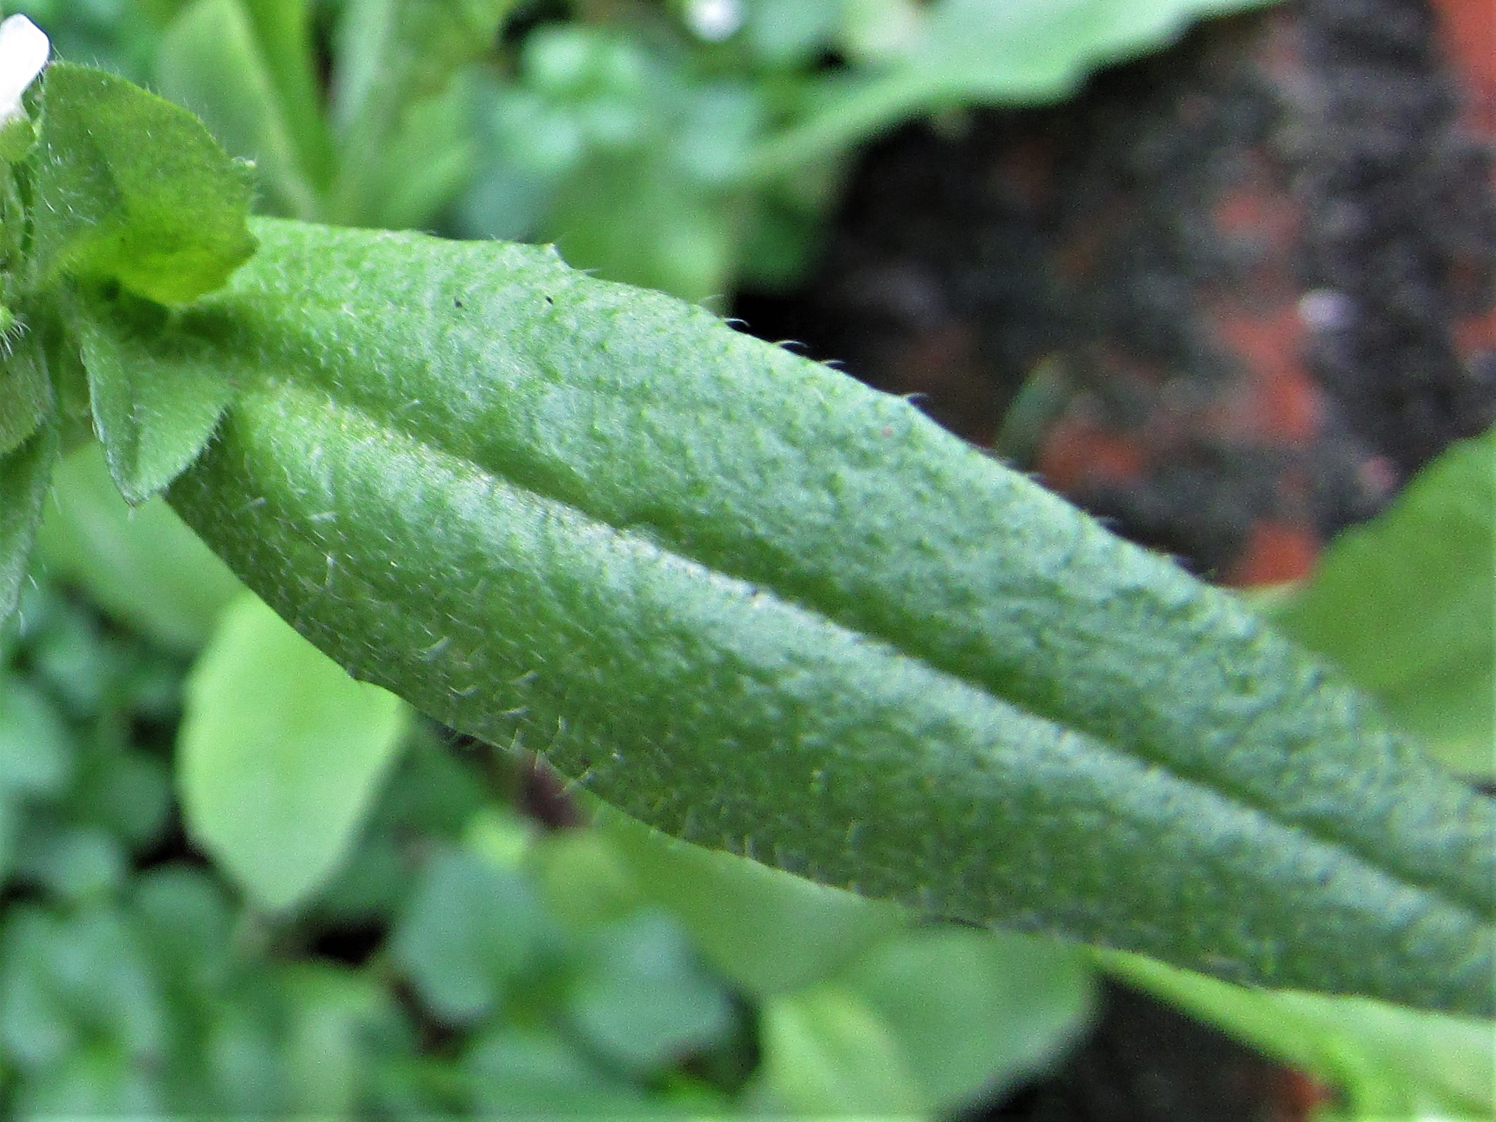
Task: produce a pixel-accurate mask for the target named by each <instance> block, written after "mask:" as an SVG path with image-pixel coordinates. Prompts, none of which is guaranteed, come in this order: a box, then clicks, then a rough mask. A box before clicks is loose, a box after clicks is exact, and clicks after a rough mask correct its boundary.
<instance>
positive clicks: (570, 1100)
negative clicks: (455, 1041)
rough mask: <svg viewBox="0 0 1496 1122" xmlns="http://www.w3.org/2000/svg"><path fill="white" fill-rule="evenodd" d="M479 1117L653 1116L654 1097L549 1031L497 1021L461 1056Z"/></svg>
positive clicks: (656, 1106)
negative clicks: (508, 1024) (497, 1024)
mask: <svg viewBox="0 0 1496 1122" xmlns="http://www.w3.org/2000/svg"><path fill="white" fill-rule="evenodd" d="M463 1070H464V1072H465V1073H466V1075H467V1077H468V1079H469V1080H470V1081H471V1083H472V1087H473V1092H472V1094H473V1109H474V1114H475V1116H476V1117H480V1118H503V1117H512V1118H620V1117H649V1118H658V1117H659V1116H660V1115H661V1114H663V1113H665V1112H664V1111H663V1110H662V1109H661V1108H662V1105H663V1104H661V1103H660V1102H659V1100H657V1099H656V1100H651V1099H646V1098H645V1097H644V1095H642V1094H641V1093H640V1091H639V1089H638V1088H637V1087H634V1086H633V1085H632V1084H630V1083H628V1082H626V1081H624V1080H623V1079H621V1078H619V1077H618V1076H617V1075H614V1074H611V1073H608V1072H604V1071H601V1070H599V1068H598V1067H597V1065H596V1064H594V1063H590V1062H589V1061H588V1060H587V1059H586V1057H584V1056H583V1055H581V1054H580V1052H579V1051H578V1049H577V1047H576V1046H575V1045H573V1044H571V1043H569V1042H567V1041H566V1040H564V1039H563V1038H562V1037H561V1036H560V1035H558V1034H557V1033H555V1032H553V1031H546V1030H538V1029H528V1028H519V1027H511V1026H500V1027H496V1028H495V1029H493V1030H490V1031H489V1032H487V1033H485V1034H484V1035H482V1036H480V1037H479V1038H478V1039H477V1041H475V1042H474V1044H473V1046H472V1047H471V1048H470V1049H469V1050H468V1052H467V1054H466V1055H465V1056H464V1057H463Z"/></svg>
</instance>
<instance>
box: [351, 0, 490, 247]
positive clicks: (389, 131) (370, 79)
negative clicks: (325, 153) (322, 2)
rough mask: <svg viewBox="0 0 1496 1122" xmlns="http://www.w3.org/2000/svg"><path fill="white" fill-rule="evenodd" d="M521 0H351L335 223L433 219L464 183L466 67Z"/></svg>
mask: <svg viewBox="0 0 1496 1122" xmlns="http://www.w3.org/2000/svg"><path fill="white" fill-rule="evenodd" d="M513 7H514V0H465V2H463V3H443V4H433V3H431V2H430V0H349V2H348V3H347V4H345V5H344V7H343V12H342V19H341V21H340V23H339V26H338V36H337V42H338V49H337V59H338V67H337V71H336V73H335V74H334V75H333V81H332V106H331V115H332V127H333V132H334V136H335V140H336V144H337V151H338V160H339V166H338V172H337V176H336V179H335V181H334V183H333V185H332V188H331V190H330V192H329V204H328V205H329V215H330V216H331V217H332V219H333V220H334V221H338V222H343V223H362V224H370V225H390V226H403V225H407V224H410V223H418V222H421V221H425V220H429V218H430V216H431V214H432V212H433V211H434V210H435V209H436V208H437V207H438V206H440V205H441V204H442V203H444V202H446V201H448V200H449V199H450V197H451V196H452V195H454V194H455V193H456V192H457V191H458V190H459V189H460V188H461V186H462V184H463V183H464V182H465V181H466V178H467V176H468V174H469V172H470V170H471V167H472V161H473V158H474V148H473V140H472V137H471V135H469V133H468V130H467V128H466V125H467V122H468V120H469V115H470V113H471V96H470V95H471V89H470V87H469V84H468V83H467V82H465V81H463V80H462V78H463V72H464V70H465V68H466V67H467V66H468V65H469V64H470V63H472V62H474V61H475V60H476V59H478V58H481V57H482V56H483V55H484V54H485V53H486V52H487V51H489V50H490V48H491V45H492V43H493V39H494V36H495V33H496V29H497V28H498V26H499V24H500V23H501V22H502V21H503V19H504V18H505V16H506V15H507V14H508V12H509V11H510V9H512V8H513Z"/></svg>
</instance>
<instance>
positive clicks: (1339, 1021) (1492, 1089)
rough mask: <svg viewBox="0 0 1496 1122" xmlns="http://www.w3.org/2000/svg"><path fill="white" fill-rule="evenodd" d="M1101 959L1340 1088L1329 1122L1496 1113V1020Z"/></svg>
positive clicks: (1110, 956) (1116, 957)
mask: <svg viewBox="0 0 1496 1122" xmlns="http://www.w3.org/2000/svg"><path fill="white" fill-rule="evenodd" d="M1098 957H1099V959H1100V962H1101V964H1102V965H1103V967H1104V968H1105V969H1107V970H1108V971H1110V972H1111V973H1113V974H1116V975H1117V976H1118V977H1119V978H1121V979H1123V980H1124V981H1126V982H1128V983H1130V984H1132V985H1134V986H1137V987H1139V988H1141V989H1144V990H1147V991H1149V992H1150V993H1153V994H1156V995H1157V996H1159V997H1161V998H1163V999H1165V1000H1166V1001H1169V1002H1170V1003H1172V1004H1174V1005H1176V1006H1178V1007H1179V1008H1181V1009H1184V1010H1187V1011H1188V1012H1190V1013H1192V1014H1194V1015H1195V1016H1197V1017H1200V1018H1202V1019H1203V1020H1206V1021H1208V1022H1210V1023H1212V1024H1215V1025H1217V1026H1219V1027H1220V1028H1221V1029H1222V1030H1224V1031H1225V1032H1228V1033H1230V1034H1231V1035H1233V1036H1235V1037H1237V1038H1239V1039H1241V1040H1244V1041H1246V1042H1247V1043H1249V1044H1251V1045H1253V1046H1254V1047H1257V1048H1260V1049H1262V1050H1263V1051H1265V1052H1266V1053H1268V1054H1269V1055H1272V1056H1275V1057H1277V1058H1278V1059H1280V1060H1282V1061H1283V1062H1284V1063H1287V1064H1291V1065H1292V1066H1294V1067H1296V1068H1298V1069H1299V1070H1301V1071H1304V1072H1306V1073H1308V1074H1310V1075H1312V1076H1314V1077H1315V1078H1317V1079H1319V1080H1320V1081H1322V1082H1323V1083H1325V1084H1327V1085H1328V1086H1331V1087H1334V1088H1336V1089H1337V1090H1339V1091H1340V1092H1341V1094H1342V1095H1343V1096H1344V1103H1345V1107H1346V1109H1345V1110H1344V1112H1342V1111H1341V1110H1339V1109H1332V1110H1329V1111H1326V1112H1324V1113H1323V1114H1316V1116H1315V1117H1316V1118H1323V1119H1324V1122H1331V1119H1345V1120H1346V1122H1386V1120H1388V1119H1429V1120H1431V1122H1432V1120H1434V1119H1465V1118H1468V1119H1472V1120H1473V1119H1476V1118H1490V1117H1493V1116H1496V1021H1490V1020H1484V1019H1479V1018H1475V1017H1453V1016H1448V1015H1442V1014H1435V1013H1424V1012H1419V1011H1416V1010H1412V1009H1406V1008H1403V1007H1401V1006H1396V1005H1386V1004H1383V1003H1382V1002H1378V1001H1368V1000H1366V999H1364V998H1351V997H1328V996H1326V995H1323V994H1313V993H1294V992H1290V991H1262V990H1248V989H1243V988H1241V987H1239V986H1233V985H1231V984H1230V983H1228V982H1222V981H1219V980H1218V979H1215V978H1207V977H1205V976H1204V975H1201V974H1194V973H1191V972H1190V971H1187V970H1178V969H1175V968H1174V967H1170V966H1166V965H1164V964H1163V963H1161V962H1156V961H1153V960H1152V959H1146V958H1142V957H1140V956H1138V955H1128V954H1119V953H1116V952H1104V953H1101V954H1100V955H1099V956H1098Z"/></svg>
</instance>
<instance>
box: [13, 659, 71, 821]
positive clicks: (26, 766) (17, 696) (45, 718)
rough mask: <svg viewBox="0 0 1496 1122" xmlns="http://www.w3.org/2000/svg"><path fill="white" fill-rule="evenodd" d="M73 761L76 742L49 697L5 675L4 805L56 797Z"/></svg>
mask: <svg viewBox="0 0 1496 1122" xmlns="http://www.w3.org/2000/svg"><path fill="white" fill-rule="evenodd" d="M73 757H74V746H73V739H72V736H71V734H70V733H69V732H68V729H67V726H66V725H65V724H63V721H62V717H61V716H60V715H59V714H58V713H57V711H56V709H55V708H54V706H53V705H52V703H51V702H50V701H49V700H48V699H47V697H46V695H45V694H43V693H42V692H41V691H40V690H38V689H37V688H36V687H35V686H34V685H32V684H31V683H29V682H26V681H24V680H23V679H20V678H13V677H11V676H10V675H9V674H7V673H5V672H3V671H0V799H3V798H7V797H9V796H10V795H12V794H16V793H18V794H26V795H36V794H53V793H56V792H57V791H58V790H60V789H61V788H62V787H63V786H64V785H65V784H66V783H67V780H68V777H69V775H70V773H71V772H72V770H73V766H74V758H73Z"/></svg>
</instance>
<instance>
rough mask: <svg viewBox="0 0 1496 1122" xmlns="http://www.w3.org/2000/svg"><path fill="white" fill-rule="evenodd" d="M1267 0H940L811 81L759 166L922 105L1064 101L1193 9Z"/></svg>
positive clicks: (861, 133)
mask: <svg viewBox="0 0 1496 1122" xmlns="http://www.w3.org/2000/svg"><path fill="white" fill-rule="evenodd" d="M1265 2H1267V0H1137V2H1133V3H1117V2H1116V0H937V2H936V3H932V4H930V5H928V6H926V7H925V8H923V9H922V10H920V11H919V13H918V16H917V17H915V18H913V21H912V26H910V27H908V28H902V29H901V31H900V34H899V36H898V41H897V43H896V44H895V45H894V47H893V49H892V51H891V52H890V54H889V56H888V58H887V59H886V63H885V65H884V66H883V67H870V68H868V69H866V70H857V71H853V72H851V73H841V74H834V75H832V76H830V77H827V78H824V79H822V80H821V81H820V82H819V83H818V84H817V85H816V86H812V87H810V92H809V94H808V96H807V98H806V110H805V111H804V112H803V113H802V115H801V118H800V119H799V120H798V121H796V122H795V123H794V124H792V125H791V126H790V127H789V128H787V129H785V130H784V131H783V132H781V133H780V134H779V135H777V136H773V137H770V138H769V139H767V140H765V141H764V143H763V144H762V146H761V148H760V149H759V151H758V152H757V153H756V155H755V158H754V161H753V172H752V174H753V175H754V176H755V177H759V178H762V177H765V176H770V175H781V174H785V173H788V172H794V171H796V170H798V169H799V168H800V167H802V166H804V165H806V164H808V163H813V162H814V161H816V160H820V159H824V158H825V157H826V156H827V155H829V154H831V153H835V152H839V151H843V150H845V149H847V148H850V147H851V146H852V145H853V144H855V143H857V142H858V141H861V140H864V139H866V138H867V137H869V136H871V135H873V134H874V133H876V132H878V131H880V130H882V129H884V128H887V127H888V126H889V125H891V124H894V123H896V122H898V121H901V120H906V119H908V118H910V117H913V116H917V115H919V114H921V113H929V112H935V111H939V110H942V109H950V108H953V107H955V106H959V105H970V104H1003V105H1023V104H1034V103H1037V102H1050V101H1057V100H1059V99H1060V98H1062V97H1064V96H1065V95H1067V94H1069V93H1071V92H1073V91H1074V90H1075V88H1076V86H1077V85H1079V83H1080V81H1081V79H1082V78H1084V77H1085V75H1086V74H1087V73H1089V72H1090V71H1092V70H1094V69H1096V68H1097V67H1100V66H1104V65H1107V64H1109V63H1114V62H1119V61H1121V60H1123V59H1125V58H1129V57H1131V56H1133V55H1137V54H1141V53H1143V52H1145V51H1147V50H1150V49H1153V48H1157V47H1161V46H1164V45H1165V44H1167V43H1170V42H1172V41H1173V40H1174V39H1175V38H1176V37H1177V36H1178V35H1179V34H1180V33H1181V32H1182V31H1183V30H1184V29H1185V27H1187V26H1188V25H1189V24H1190V23H1191V22H1192V21H1194V20H1198V19H1202V18H1204V17H1207V16H1213V15H1219V14H1221V13H1224V12H1230V11H1237V10H1240V9H1243V8H1251V7H1257V6H1260V5H1261V4H1263V3H1265ZM863 6H864V7H866V5H863ZM901 14H902V15H903V16H904V19H905V20H908V19H910V17H911V15H912V13H901ZM901 22H902V21H901Z"/></svg>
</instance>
